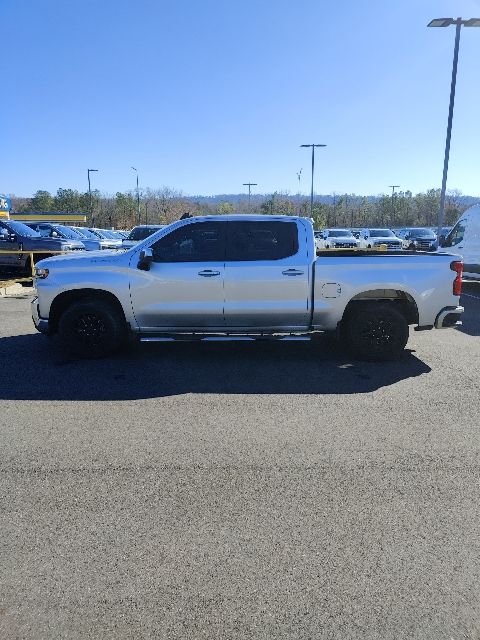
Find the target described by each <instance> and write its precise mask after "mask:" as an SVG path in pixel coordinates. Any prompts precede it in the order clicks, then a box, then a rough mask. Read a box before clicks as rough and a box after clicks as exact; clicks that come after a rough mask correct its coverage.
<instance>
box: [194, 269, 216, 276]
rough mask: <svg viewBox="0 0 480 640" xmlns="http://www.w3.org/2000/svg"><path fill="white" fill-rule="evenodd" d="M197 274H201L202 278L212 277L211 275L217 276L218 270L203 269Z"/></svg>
mask: <svg viewBox="0 0 480 640" xmlns="http://www.w3.org/2000/svg"><path fill="white" fill-rule="evenodd" d="M198 275H199V276H203V277H204V278H213V276H219V275H220V271H214V270H213V269H204V270H203V271H199V272H198Z"/></svg>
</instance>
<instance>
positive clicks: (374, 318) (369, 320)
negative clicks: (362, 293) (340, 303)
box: [344, 303, 408, 362]
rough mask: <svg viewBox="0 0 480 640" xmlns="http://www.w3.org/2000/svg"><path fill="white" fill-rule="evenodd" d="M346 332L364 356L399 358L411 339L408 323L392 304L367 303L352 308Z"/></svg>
mask: <svg viewBox="0 0 480 640" xmlns="http://www.w3.org/2000/svg"><path fill="white" fill-rule="evenodd" d="M344 336H345V339H346V342H347V346H348V348H349V350H350V352H351V353H352V354H353V355H354V356H356V357H357V358H359V359H360V360H370V361H373V362H382V361H386V360H397V359H398V358H400V357H401V355H402V353H403V350H404V349H405V345H406V344H407V342H408V323H407V321H406V319H405V317H404V316H403V315H402V314H401V313H400V312H399V311H398V310H397V309H395V308H394V307H393V305H391V304H382V303H373V304H367V305H364V306H361V307H360V308H359V309H358V311H357V310H352V311H351V312H350V314H349V316H348V318H347V320H346V323H345V328H344Z"/></svg>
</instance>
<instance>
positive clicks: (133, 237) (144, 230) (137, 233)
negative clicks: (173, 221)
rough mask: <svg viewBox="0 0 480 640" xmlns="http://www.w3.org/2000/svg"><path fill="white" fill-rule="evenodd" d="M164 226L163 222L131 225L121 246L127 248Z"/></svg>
mask: <svg viewBox="0 0 480 640" xmlns="http://www.w3.org/2000/svg"><path fill="white" fill-rule="evenodd" d="M165 226H166V225H165V224H142V225H139V226H138V227H133V229H132V230H131V231H130V233H129V234H128V236H127V238H126V239H125V240H123V241H122V247H123V248H124V249H129V248H130V247H133V246H134V245H136V244H137V242H140V241H141V240H145V238H148V236H151V235H152V233H155V231H158V230H159V229H163V228H164V227H165Z"/></svg>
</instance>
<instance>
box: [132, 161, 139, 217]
mask: <svg viewBox="0 0 480 640" xmlns="http://www.w3.org/2000/svg"><path fill="white" fill-rule="evenodd" d="M132 169H133V170H134V171H135V173H136V174H137V224H140V191H139V190H138V171H137V170H136V169H135V167H132Z"/></svg>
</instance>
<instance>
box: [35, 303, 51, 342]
mask: <svg viewBox="0 0 480 640" xmlns="http://www.w3.org/2000/svg"><path fill="white" fill-rule="evenodd" d="M31 307H32V320H33V324H34V325H35V329H36V330H37V331H40V333H44V334H45V335H46V336H48V335H50V327H49V325H48V320H47V319H46V318H41V317H40V313H39V310H38V298H37V297H35V298H33V300H32V302H31Z"/></svg>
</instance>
